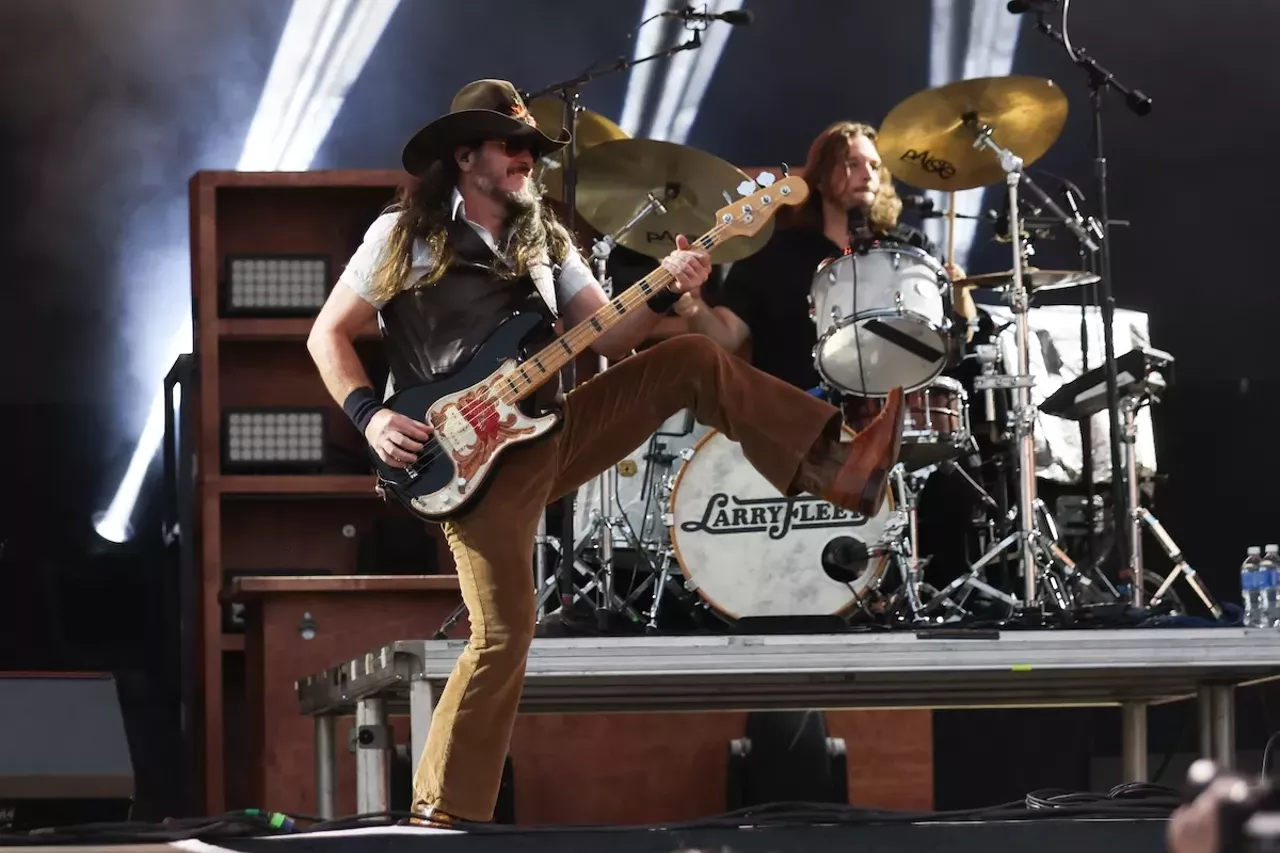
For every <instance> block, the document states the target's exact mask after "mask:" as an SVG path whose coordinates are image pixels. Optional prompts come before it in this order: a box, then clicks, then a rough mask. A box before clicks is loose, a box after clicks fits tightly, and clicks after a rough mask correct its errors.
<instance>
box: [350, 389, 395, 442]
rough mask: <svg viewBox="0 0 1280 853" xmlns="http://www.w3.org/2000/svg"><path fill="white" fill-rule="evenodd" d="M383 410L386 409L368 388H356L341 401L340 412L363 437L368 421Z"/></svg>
mask: <svg viewBox="0 0 1280 853" xmlns="http://www.w3.org/2000/svg"><path fill="white" fill-rule="evenodd" d="M383 408H386V407H385V406H383V405H382V401H381V400H379V399H378V395H377V394H375V393H373V389H372V388H370V387H368V386H365V387H362V388H357V389H356V390H354V391H352V392H351V393H350V394H348V395H347V399H345V400H343V401H342V411H344V412H346V413H347V417H349V418H351V422H352V423H353V424H355V425H356V429H358V430H360V434H361V435H364V430H365V427H367V426H369V421H371V420H373V416H374V414H375V413H377V411H378V410H379V409H383Z"/></svg>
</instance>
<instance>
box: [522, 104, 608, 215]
mask: <svg viewBox="0 0 1280 853" xmlns="http://www.w3.org/2000/svg"><path fill="white" fill-rule="evenodd" d="M529 112H530V113H531V114H532V115H533V119H534V121H536V122H537V123H538V127H540V128H544V129H546V132H547V133H549V134H551V135H552V136H554V135H556V132H559V131H561V130H563V129H564V126H565V121H564V102H563V101H558V100H556V99H555V98H537V99H536V100H533V101H530V102H529ZM552 128H554V129H555V132H552V130H551V129H552ZM630 138H631V137H630V136H628V135H627V133H626V132H625V131H624V130H623V129H622V128H620V127H618V125H616V124H614V123H613V122H612V121H610V120H609V119H607V118H605V117H604V116H602V115H600V114H599V113H593V112H592V111H591V110H587V109H584V110H581V111H579V113H578V126H577V132H576V133H575V134H574V138H573V143H572V145H573V147H574V152H575V153H576V154H578V155H579V156H581V154H582V152H583V151H586V150H587V149H588V148H593V147H595V146H596V145H600V144H602V143H605V142H612V141H613V140H615V139H630ZM564 157H565V151H564V149H563V148H562V149H560V150H559V151H557V152H556V153H555V154H552V155H551V156H549V157H543V158H542V159H541V160H539V161H538V164H537V166H536V168H535V172H534V174H535V177H537V179H538V181H539V182H541V184H542V186H543V188H544V189H545V192H544V193H543V195H544V196H545V197H546V198H549V199H554V200H556V201H564Z"/></svg>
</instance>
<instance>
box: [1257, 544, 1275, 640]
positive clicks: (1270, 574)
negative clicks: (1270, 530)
mask: <svg viewBox="0 0 1280 853" xmlns="http://www.w3.org/2000/svg"><path fill="white" fill-rule="evenodd" d="M1258 570H1259V571H1261V572H1262V613H1263V622H1262V624H1263V626H1265V627H1267V628H1274V627H1275V626H1276V624H1277V622H1278V621H1280V595H1278V594H1277V593H1278V592H1280V590H1277V588H1276V587H1277V584H1280V545H1268V546H1267V547H1266V548H1264V549H1263V551H1262V562H1261V563H1259V564H1258Z"/></svg>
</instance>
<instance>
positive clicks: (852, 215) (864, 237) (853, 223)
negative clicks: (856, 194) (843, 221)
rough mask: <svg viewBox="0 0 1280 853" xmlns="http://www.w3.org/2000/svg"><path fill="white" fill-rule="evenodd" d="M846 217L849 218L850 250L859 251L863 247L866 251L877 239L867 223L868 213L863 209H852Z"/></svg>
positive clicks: (847, 212) (846, 213) (846, 212)
mask: <svg viewBox="0 0 1280 853" xmlns="http://www.w3.org/2000/svg"><path fill="white" fill-rule="evenodd" d="M845 215H846V216H847V217H848V218H849V248H850V249H852V250H855V251H857V250H858V248H859V246H861V248H862V249H863V251H865V250H866V249H867V248H868V247H869V246H870V244H871V243H874V242H875V239H876V238H875V235H874V234H872V233H871V225H870V224H869V223H868V222H867V212H866V211H865V210H864V209H862V208H861V207H851V208H849V209H848V210H847V211H845Z"/></svg>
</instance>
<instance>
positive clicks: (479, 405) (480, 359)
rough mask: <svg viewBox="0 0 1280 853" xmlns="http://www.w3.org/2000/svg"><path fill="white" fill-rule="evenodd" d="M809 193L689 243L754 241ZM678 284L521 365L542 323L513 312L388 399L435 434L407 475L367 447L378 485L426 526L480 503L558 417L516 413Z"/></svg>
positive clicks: (666, 283) (790, 190)
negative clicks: (510, 455) (465, 357)
mask: <svg viewBox="0 0 1280 853" xmlns="http://www.w3.org/2000/svg"><path fill="white" fill-rule="evenodd" d="M808 195H809V188H808V185H807V184H806V183H805V182H804V180H803V179H802V178H800V177H798V176H791V177H785V178H783V179H782V180H780V181H777V182H775V183H771V184H769V185H768V186H765V187H762V188H761V189H759V190H757V191H756V192H754V193H752V194H751V195H749V196H746V197H744V198H742V199H740V200H739V201H737V202H734V203H732V204H729V205H727V206H725V207H722V208H721V209H720V210H719V211H717V212H716V224H715V227H713V228H712V229H711V230H710V231H708V232H707V233H706V234H703V235H702V236H701V237H700V238H698V240H697V241H696V243H695V245H699V246H701V247H702V248H704V249H706V250H708V251H710V250H712V249H714V248H715V247H717V246H719V245H721V244H722V243H724V242H726V241H728V240H730V239H732V238H734V237H739V236H751V235H752V234H755V233H756V232H758V231H759V230H760V229H761V228H763V227H764V226H765V224H766V223H768V222H769V220H770V219H772V217H773V215H774V214H775V213H776V212H777V211H778V209H779V208H781V207H786V206H791V205H798V204H801V203H803V202H804V200H805V199H806V198H807V197H808ZM675 284H676V280H675V278H673V277H672V275H671V274H670V273H668V272H667V271H666V270H665V269H663V268H662V267H658V268H657V269H656V270H654V271H653V272H651V273H649V274H648V275H646V276H645V277H644V278H642V279H641V280H640V281H638V282H637V283H636V284H635V285H633V286H632V287H630V288H628V289H627V290H626V291H625V292H624V293H623V294H622V295H621V296H618V297H615V298H614V299H612V300H610V301H609V302H608V303H606V304H605V305H603V306H601V308H600V310H599V311H597V312H596V313H595V314H593V315H591V316H590V317H588V318H587V319H586V320H583V321H582V322H581V323H579V324H578V325H576V326H574V327H573V328H572V329H570V330H569V331H567V332H565V333H564V334H563V335H561V336H560V337H559V338H557V339H556V340H555V341H553V342H552V343H551V344H549V345H548V346H546V347H545V348H543V349H542V350H540V351H538V352H536V353H534V354H533V355H531V356H528V357H525V358H521V353H522V352H523V347H522V344H523V342H524V340H525V339H526V338H527V337H528V336H529V334H530V333H531V332H533V331H534V330H535V329H536V328H537V327H538V326H539V324H541V323H542V322H544V321H543V318H542V317H540V316H539V315H537V314H534V313H524V314H516V315H514V316H512V317H510V318H508V319H507V320H505V321H503V323H502V324H501V325H499V326H498V328H497V329H495V330H494V331H493V333H492V334H491V335H490V336H489V337H488V339H487V340H486V341H485V342H484V343H483V344H482V345H481V346H480V348H479V350H477V351H476V354H475V355H474V356H473V357H472V358H471V359H470V360H469V361H468V362H467V364H466V365H465V366H464V367H463V368H462V369H460V370H459V371H458V372H457V373H455V374H453V375H451V376H449V377H447V378H444V379H439V380H436V381H433V382H428V383H423V384H421V385H416V386H412V387H410V388H405V389H404V390H402V391H399V392H397V393H396V394H394V395H393V396H392V397H391V398H389V399H388V400H387V401H386V403H385V405H386V406H388V407H389V408H391V409H393V410H394V411H396V412H399V413H400V414H402V415H405V416H407V417H410V418H413V419H414V420H417V421H421V422H423V423H427V424H430V425H431V426H432V427H433V428H434V431H433V433H432V435H431V437H430V438H429V439H428V440H427V441H426V443H425V445H424V446H423V449H422V451H421V452H420V453H419V454H418V459H417V460H416V461H415V462H413V463H411V464H410V465H409V466H408V467H406V468H394V467H392V466H390V465H388V464H387V463H386V462H384V461H382V459H381V458H380V457H378V455H377V454H376V453H374V452H373V449H372V448H370V456H371V457H372V459H373V464H374V467H375V468H376V471H377V477H378V482H379V485H380V486H381V487H382V488H383V489H384V490H385V491H386V492H389V493H391V494H392V495H394V496H395V497H396V499H397V500H399V501H400V502H401V503H402V504H404V505H405V507H407V508H408V509H409V511H410V512H412V513H414V514H415V515H417V516H419V517H420V518H423V519H426V520H428V521H443V520H445V519H447V518H448V517H450V516H451V515H455V514H457V513H459V512H461V511H462V510H463V509H464V508H465V507H467V506H469V505H470V504H471V503H472V502H473V501H475V500H476V498H477V496H478V495H479V494H480V492H481V490H482V487H483V485H484V484H485V481H486V478H487V477H488V476H489V474H490V473H491V472H492V471H493V470H494V468H495V466H496V465H497V464H498V462H499V461H500V458H501V456H502V453H503V452H504V451H505V450H506V449H507V448H509V447H512V446H514V445H517V444H523V443H525V442H531V441H536V440H538V439H539V438H542V437H543V436H545V435H547V434H548V433H550V432H551V431H552V430H554V429H555V428H556V427H557V426H558V425H559V421H560V414H559V413H552V414H545V415H540V416H536V417H531V416H529V415H526V414H525V413H524V412H523V411H522V410H521V409H520V407H519V404H520V403H521V401H523V400H525V399H526V398H528V397H529V396H530V395H531V394H532V393H533V392H534V391H536V390H537V389H538V388H540V387H541V386H542V385H544V384H546V383H547V382H548V381H550V380H552V379H554V378H555V377H556V375H557V373H558V371H559V370H560V368H561V367H563V366H564V365H565V364H567V363H569V362H570V361H571V360H572V359H573V358H575V357H576V356H578V355H579V354H580V353H582V352H583V351H585V350H586V349H587V348H588V347H590V346H591V345H592V344H593V343H595V341H596V340H597V339H598V338H599V337H600V336H601V335H603V334H604V333H605V332H607V331H609V329H610V328H612V327H613V326H614V325H616V324H617V323H618V322H619V321H621V320H622V319H623V317H625V316H626V315H627V314H628V313H629V312H631V311H636V310H641V311H647V310H648V308H647V306H646V305H645V301H646V300H647V299H648V298H649V297H651V296H653V295H654V294H656V293H658V292H660V291H662V290H664V289H671V288H672V286H673V285H675Z"/></svg>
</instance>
